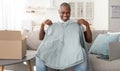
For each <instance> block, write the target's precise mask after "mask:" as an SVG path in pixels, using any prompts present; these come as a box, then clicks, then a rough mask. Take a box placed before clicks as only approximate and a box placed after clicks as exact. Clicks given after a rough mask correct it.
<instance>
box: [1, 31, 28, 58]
mask: <svg viewBox="0 0 120 71" xmlns="http://www.w3.org/2000/svg"><path fill="white" fill-rule="evenodd" d="M25 54H26V39H22V35H21V32H20V31H8V30H7V31H6V30H5V31H4V30H2V31H0V59H22V58H23V57H24V56H25Z"/></svg>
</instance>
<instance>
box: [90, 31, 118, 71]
mask: <svg viewBox="0 0 120 71" xmlns="http://www.w3.org/2000/svg"><path fill="white" fill-rule="evenodd" d="M107 32H108V31H107V30H93V31H92V35H93V42H94V40H95V38H96V37H97V36H98V34H105V33H107ZM91 44H92V43H91ZM91 44H88V48H90V46H91ZM112 47H114V45H112ZM89 61H90V64H91V68H92V71H120V59H116V60H112V61H109V60H104V59H99V58H97V55H94V54H89Z"/></svg>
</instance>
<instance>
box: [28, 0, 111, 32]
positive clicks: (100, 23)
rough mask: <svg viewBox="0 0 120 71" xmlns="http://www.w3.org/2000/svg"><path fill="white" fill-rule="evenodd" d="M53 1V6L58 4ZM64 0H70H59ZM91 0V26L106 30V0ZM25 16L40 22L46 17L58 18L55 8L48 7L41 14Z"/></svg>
mask: <svg viewBox="0 0 120 71" xmlns="http://www.w3.org/2000/svg"><path fill="white" fill-rule="evenodd" d="M53 1H54V4H53V6H56V5H59V4H60V0H53ZM64 1H70V0H61V2H64ZM71 1H73V0H71ZM76 1H79V0H76ZM92 1H93V2H94V19H93V21H92V23H91V24H92V28H93V29H94V30H108V21H109V20H108V0H92ZM37 2H38V0H37ZM38 3H39V2H38ZM40 3H41V2H40ZM33 6H34V5H33ZM27 16H28V18H26V19H29V20H33V21H34V22H35V23H41V22H42V21H43V20H45V19H47V18H49V19H52V20H54V21H56V20H58V19H59V15H58V11H57V9H48V10H47V11H46V12H45V13H43V14H27Z"/></svg>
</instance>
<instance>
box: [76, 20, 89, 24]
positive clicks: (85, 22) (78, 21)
mask: <svg viewBox="0 0 120 71" xmlns="http://www.w3.org/2000/svg"><path fill="white" fill-rule="evenodd" d="M77 23H78V24H79V25H82V24H83V25H85V26H87V25H89V23H88V22H87V21H86V20H84V19H78V20H77Z"/></svg>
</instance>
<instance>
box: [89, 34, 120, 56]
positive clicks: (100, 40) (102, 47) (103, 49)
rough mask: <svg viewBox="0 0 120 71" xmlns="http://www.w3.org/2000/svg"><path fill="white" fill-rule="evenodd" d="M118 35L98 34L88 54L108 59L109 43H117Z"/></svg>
mask: <svg viewBox="0 0 120 71" xmlns="http://www.w3.org/2000/svg"><path fill="white" fill-rule="evenodd" d="M118 38H119V34H99V35H98V36H97V37H96V39H95V41H94V42H93V44H92V46H91V48H90V50H89V53H91V54H97V55H100V56H106V57H108V54H109V42H117V41H118Z"/></svg>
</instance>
